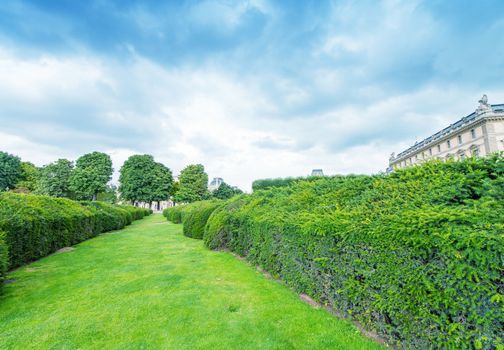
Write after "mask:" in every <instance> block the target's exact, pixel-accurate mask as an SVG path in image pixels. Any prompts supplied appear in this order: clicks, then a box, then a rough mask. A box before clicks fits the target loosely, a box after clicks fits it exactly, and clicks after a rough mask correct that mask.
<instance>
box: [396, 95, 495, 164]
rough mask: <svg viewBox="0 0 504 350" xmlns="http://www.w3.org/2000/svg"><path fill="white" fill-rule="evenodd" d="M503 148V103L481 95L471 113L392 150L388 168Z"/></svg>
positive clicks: (464, 156) (480, 153)
mask: <svg viewBox="0 0 504 350" xmlns="http://www.w3.org/2000/svg"><path fill="white" fill-rule="evenodd" d="M498 151H504V104H498V105H490V104H488V98H487V96H486V95H483V97H482V98H481V100H479V106H478V108H477V109H476V111H474V112H473V113H471V114H469V115H468V116H466V117H464V118H462V119H460V120H458V121H457V122H455V123H454V124H452V125H450V126H448V127H446V128H444V129H443V130H441V131H439V132H437V133H435V134H434V135H432V136H429V137H428V138H426V139H425V140H422V141H420V142H417V143H415V144H414V145H413V146H411V147H410V148H408V149H407V150H405V151H403V152H401V153H399V154H398V155H397V156H396V155H395V154H394V153H392V155H391V156H390V159H389V169H388V170H389V171H391V170H393V169H399V168H404V167H407V166H411V165H414V164H418V163H421V162H423V161H426V160H429V159H442V160H446V159H464V158H466V157H468V156H485V155H487V154H490V153H494V152H498Z"/></svg>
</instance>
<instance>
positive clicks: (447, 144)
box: [446, 140, 451, 148]
mask: <svg viewBox="0 0 504 350" xmlns="http://www.w3.org/2000/svg"><path fill="white" fill-rule="evenodd" d="M446 146H448V148H451V142H450V140H448V141H446Z"/></svg>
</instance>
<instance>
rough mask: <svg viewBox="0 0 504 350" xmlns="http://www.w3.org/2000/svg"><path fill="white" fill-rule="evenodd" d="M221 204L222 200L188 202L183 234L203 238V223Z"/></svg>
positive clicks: (204, 223)
mask: <svg viewBox="0 0 504 350" xmlns="http://www.w3.org/2000/svg"><path fill="white" fill-rule="evenodd" d="M221 204H222V201H200V202H195V203H192V204H188V205H187V207H186V208H185V210H186V214H185V215H184V219H183V224H184V235H185V236H187V237H191V238H197V239H203V234H204V233H205V225H206V223H207V220H208V218H209V217H210V214H212V212H213V211H214V210H215V209H216V208H217V207H219V206H220V205H221Z"/></svg>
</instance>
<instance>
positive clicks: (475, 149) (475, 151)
mask: <svg viewBox="0 0 504 350" xmlns="http://www.w3.org/2000/svg"><path fill="white" fill-rule="evenodd" d="M471 154H472V155H473V157H478V156H479V148H478V147H477V146H473V147H471Z"/></svg>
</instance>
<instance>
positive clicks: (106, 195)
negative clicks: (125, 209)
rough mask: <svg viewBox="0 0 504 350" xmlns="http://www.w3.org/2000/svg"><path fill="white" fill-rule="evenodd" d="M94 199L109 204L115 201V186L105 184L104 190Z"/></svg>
mask: <svg viewBox="0 0 504 350" xmlns="http://www.w3.org/2000/svg"><path fill="white" fill-rule="evenodd" d="M96 200H98V201H100V202H107V203H109V204H116V203H117V187H116V186H115V185H107V187H106V188H105V192H100V193H98V195H97V196H96Z"/></svg>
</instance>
